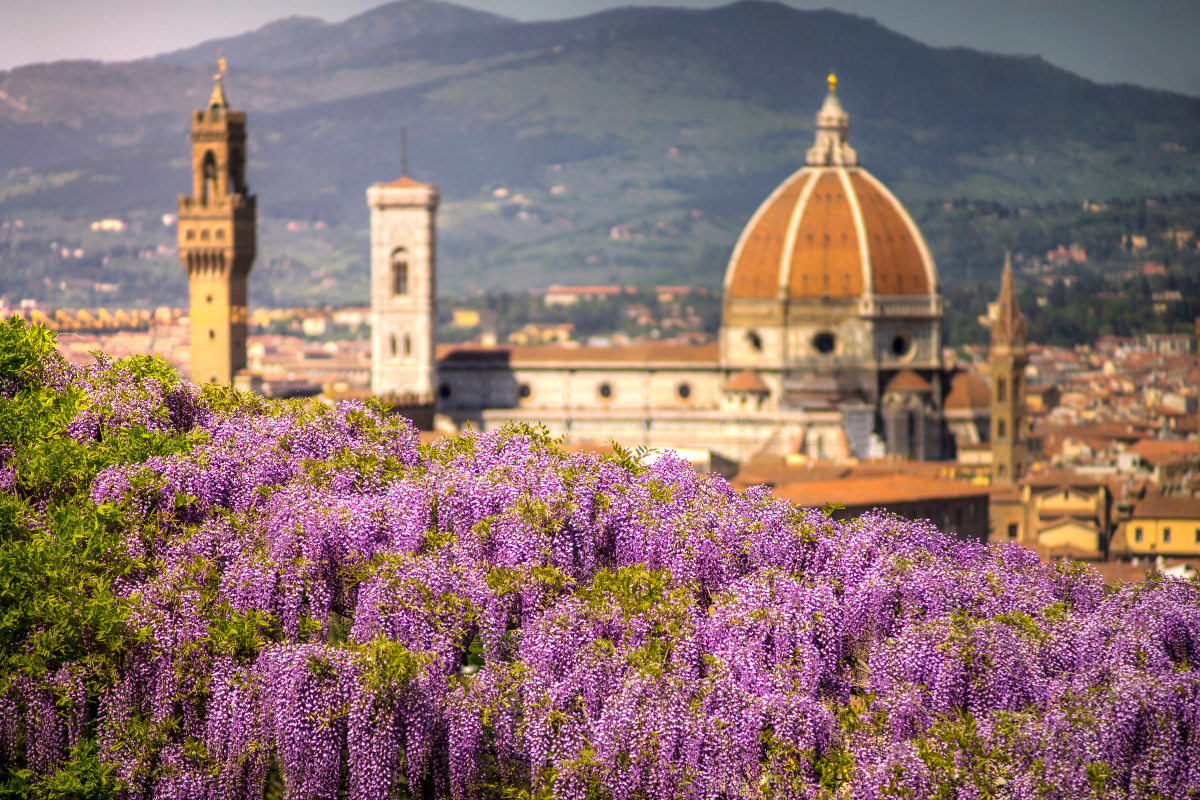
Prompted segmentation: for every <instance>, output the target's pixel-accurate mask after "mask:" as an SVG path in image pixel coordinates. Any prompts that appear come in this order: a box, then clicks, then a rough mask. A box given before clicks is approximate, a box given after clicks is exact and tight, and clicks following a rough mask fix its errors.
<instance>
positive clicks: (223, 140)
mask: <svg viewBox="0 0 1200 800" xmlns="http://www.w3.org/2000/svg"><path fill="white" fill-rule="evenodd" d="M219 63H220V71H219V72H218V73H217V75H216V78H215V85H214V86H213V92H212V97H211V98H210V99H209V101H208V108H205V109H203V110H200V111H194V112H192V194H191V195H190V196H187V195H181V196H180V198H179V258H180V260H181V261H182V262H183V268H184V269H185V270H187V273H188V283H189V287H190V291H191V313H190V316H191V321H192V342H191V349H192V382H193V383H196V384H202V383H215V384H218V385H221V386H230V385H232V384H233V376H234V374H235V373H236V372H237V371H238V370H239V369H243V368H244V367H245V366H246V279H247V278H248V277H249V275H250V267H251V266H252V265H253V263H254V256H255V253H256V250H257V232H256V230H255V225H256V219H257V216H256V213H255V202H254V201H255V198H254V196H253V195H251V194H250V193H249V189H248V188H247V186H246V114H245V112H242V111H230V110H229V103H228V101H227V100H226V99H225V89H224V87H223V86H222V83H221V78H222V75H223V74H224V72H225V60H224V59H221V60H220V62H219Z"/></svg>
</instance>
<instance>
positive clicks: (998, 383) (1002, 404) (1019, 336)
mask: <svg viewBox="0 0 1200 800" xmlns="http://www.w3.org/2000/svg"><path fill="white" fill-rule="evenodd" d="M996 305H997V314H996V318H995V319H994V320H993V321H992V348H991V354H990V357H991V366H992V482H993V483H995V484H1012V483H1015V482H1016V481H1018V480H1019V479H1020V478H1021V477H1022V476H1023V475H1025V472H1026V470H1027V469H1028V463H1029V445H1028V443H1027V437H1026V430H1025V428H1026V425H1027V424H1028V423H1027V421H1026V417H1025V366H1026V365H1027V364H1028V363H1029V355H1028V353H1027V352H1026V349H1025V318H1024V317H1023V316H1021V311H1020V309H1018V308H1017V288H1016V285H1015V284H1014V283H1013V275H1012V257H1011V254H1005V256H1004V276H1003V277H1002V278H1001V280H1000V298H999V301H998V302H997V304H996Z"/></svg>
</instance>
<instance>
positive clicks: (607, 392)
mask: <svg viewBox="0 0 1200 800" xmlns="http://www.w3.org/2000/svg"><path fill="white" fill-rule="evenodd" d="M596 391H597V392H598V393H599V394H600V396H601V397H603V398H604V399H605V400H608V399H609V398H611V397H612V395H613V390H612V384H610V383H602V384H600V386H599V388H597V389H596Z"/></svg>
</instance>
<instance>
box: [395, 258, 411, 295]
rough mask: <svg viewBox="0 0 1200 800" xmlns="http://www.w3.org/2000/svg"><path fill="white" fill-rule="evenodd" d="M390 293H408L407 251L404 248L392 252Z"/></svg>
mask: <svg viewBox="0 0 1200 800" xmlns="http://www.w3.org/2000/svg"><path fill="white" fill-rule="evenodd" d="M392 294H393V295H406V294H408V251H406V250H405V249H404V248H400V249H399V250H397V251H396V252H394V253H392Z"/></svg>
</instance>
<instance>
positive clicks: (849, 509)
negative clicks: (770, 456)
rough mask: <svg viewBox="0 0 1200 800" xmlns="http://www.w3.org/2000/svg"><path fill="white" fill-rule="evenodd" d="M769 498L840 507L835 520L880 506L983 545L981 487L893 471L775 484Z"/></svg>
mask: <svg viewBox="0 0 1200 800" xmlns="http://www.w3.org/2000/svg"><path fill="white" fill-rule="evenodd" d="M772 494H774V495H775V496H776V497H779V498H783V499H784V500H790V501H791V502H793V503H795V504H796V505H798V506H803V507H806V508H821V507H823V506H824V505H825V504H826V503H840V504H841V505H842V508H841V509H840V510H838V511H836V512H834V518H835V519H850V518H853V517H857V516H859V515H861V514H864V513H866V512H868V511H870V510H871V509H874V508H882V509H886V510H887V511H890V512H892V513H893V514H898V515H900V516H902V517H906V518H908V519H913V520H922V519H927V520H929V521H931V522H932V523H934V524H935V525H937V526H938V528H940V529H941V530H943V531H946V532H947V533H953V534H955V535H957V536H958V537H959V538H961V539H967V540H970V541H976V542H986V541H987V538H988V489H987V487H986V486H982V487H981V486H974V485H971V484H969V483H962V482H961V481H948V480H939V479H936V478H924V477H920V476H916V475H904V474H900V473H894V474H890V475H880V476H874V477H848V478H839V479H835V480H817V481H800V482H796V483H787V484H783V485H781V486H776V487H775V489H774V491H773V492H772Z"/></svg>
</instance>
